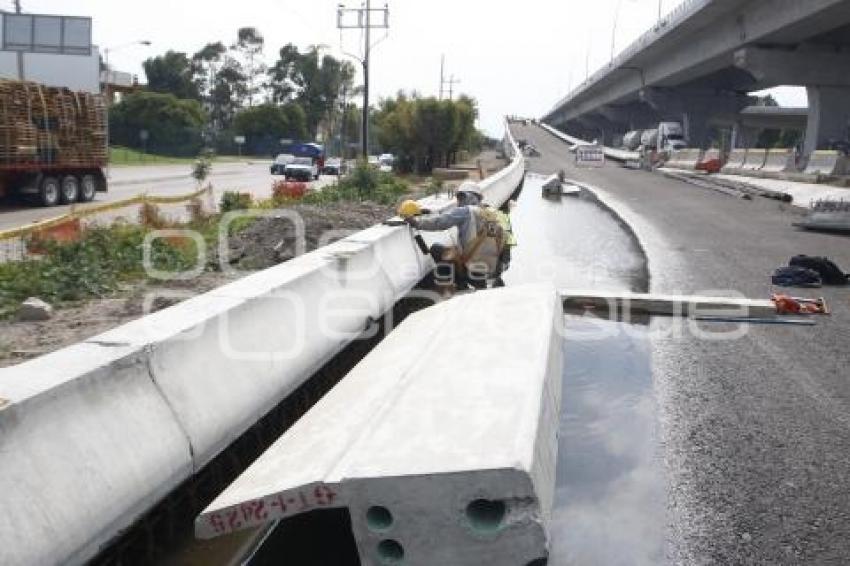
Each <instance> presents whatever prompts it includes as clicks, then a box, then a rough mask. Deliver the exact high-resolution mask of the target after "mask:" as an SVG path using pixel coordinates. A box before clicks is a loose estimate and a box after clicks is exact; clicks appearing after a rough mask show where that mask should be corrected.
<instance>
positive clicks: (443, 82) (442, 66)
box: [440, 55, 460, 100]
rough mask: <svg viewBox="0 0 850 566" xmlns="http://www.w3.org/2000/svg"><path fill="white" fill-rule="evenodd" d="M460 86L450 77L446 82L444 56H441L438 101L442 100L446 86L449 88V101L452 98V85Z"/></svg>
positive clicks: (458, 82) (453, 77)
mask: <svg viewBox="0 0 850 566" xmlns="http://www.w3.org/2000/svg"><path fill="white" fill-rule="evenodd" d="M456 84H460V81H459V80H455V76H454V75H452V76H451V78H450V79H449V80H446V56H445V55H443V56H442V58H441V59H440V100H442V99H443V96H445V93H446V85H448V86H449V100H452V99H453V98H454V85H456Z"/></svg>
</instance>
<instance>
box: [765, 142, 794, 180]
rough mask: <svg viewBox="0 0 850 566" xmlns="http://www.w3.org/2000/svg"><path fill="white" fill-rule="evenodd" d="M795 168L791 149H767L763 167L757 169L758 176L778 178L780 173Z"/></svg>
mask: <svg viewBox="0 0 850 566" xmlns="http://www.w3.org/2000/svg"><path fill="white" fill-rule="evenodd" d="M796 170H797V169H796V164H795V162H794V150H793V149H770V150H768V151H767V156H766V158H765V161H764V167H762V168H761V171H759V176H761V177H775V178H778V177H780V176H781V174H782V173H790V172H795V171H796Z"/></svg>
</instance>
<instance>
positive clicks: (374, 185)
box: [304, 161, 409, 205]
mask: <svg viewBox="0 0 850 566" xmlns="http://www.w3.org/2000/svg"><path fill="white" fill-rule="evenodd" d="M408 192H409V189H408V186H407V184H406V183H405V182H404V181H402V180H400V179H398V178H397V177H395V175H393V174H392V173H382V172H380V171H378V170H376V169H374V168H373V167H370V166H369V165H368V164H367V163H366V162H362V161H361V162H359V163H358V164H357V166H356V167H355V168H354V170H353V171H352V172H351V174H350V175H349V176H348V177H345V178H343V179H341V180H340V181H339V182H338V183H337V184H335V185H331V186H329V187H325V188H324V189H322V190H321V191H317V192H313V193H309V194H308V195H307V196H305V197H304V202H306V203H310V204H321V203H325V202H340V201H348V202H358V201H370V202H375V203H378V204H387V205H392V204H396V203H397V202H398V200H399V198H400V197H401V196H402V195H405V194H407V193H408Z"/></svg>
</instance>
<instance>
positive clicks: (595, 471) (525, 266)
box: [504, 175, 666, 566]
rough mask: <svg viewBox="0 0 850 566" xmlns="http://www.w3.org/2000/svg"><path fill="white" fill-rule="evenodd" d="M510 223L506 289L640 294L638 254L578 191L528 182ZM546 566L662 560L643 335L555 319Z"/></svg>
mask: <svg viewBox="0 0 850 566" xmlns="http://www.w3.org/2000/svg"><path fill="white" fill-rule="evenodd" d="M511 219H512V222H513V225H514V231H515V233H516V235H517V239H518V241H519V246H518V247H517V248H516V249H515V253H514V260H513V262H512V265H511V269H510V270H509V271H508V272H507V273H506V274H505V276H504V279H505V281H506V283H507V284H508V285H509V286H510V285H520V284H525V283H535V282H552V283H554V284H555V286H556V287H557V288H571V289H585V290H587V289H590V290H614V291H634V292H646V291H647V289H648V284H649V281H648V272H647V265H646V260H645V257H644V256H643V254H642V251H641V248H640V245H639V244H638V242H636V241H635V239H634V237H633V236H632V234H631V233H630V231H629V230H628V229H627V227H625V226H623V225H622V223H621V222H620V220H619V219H618V218H617V217H616V216H614V215H613V214H612V213H611V212H610V211H608V210H607V209H605V208H604V207H602V206H601V205H600V204H599V203H598V201H597V200H596V199H595V197H594V196H593V195H592V194H590V193H588V192H587V191H583V192H582V193H581V194H579V195H578V196H563V197H560V198H544V197H543V196H542V178H541V177H537V176H534V175H529V176H528V177H527V178H526V183H525V188H524V190H523V193H522V195H521V196H520V199H519V203H518V206H517V207H516V208H515V209H514V210H513V212H512V214H511ZM566 330H567V332H566V333H565V340H564V342H563V348H564V373H563V401H562V407H561V416H560V418H561V421H560V437H559V450H558V469H557V486H556V495H555V506H554V510H553V521H552V539H553V541H552V556H551V559H550V561H549V564H550V565H553V566H562V565H567V566H584V565H597V564H606V565H609V566H610V565H614V566H616V565H619V564H623V565H626V564H628V565H643V564H647V565H649V564H652V565H655V564H659V563H663V562H664V544H665V525H666V516H665V507H666V500H665V497H666V494H665V487H664V474H663V465H662V463H661V460H660V456H659V443H658V435H657V414H656V405H655V395H654V391H653V382H652V357H651V346H650V343H649V338H648V327H646V326H642V325H640V324H625V323H621V322H617V321H605V320H599V319H595V318H590V317H587V316H572V315H570V316H567V317H566Z"/></svg>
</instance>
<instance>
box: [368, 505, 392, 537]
mask: <svg viewBox="0 0 850 566" xmlns="http://www.w3.org/2000/svg"><path fill="white" fill-rule="evenodd" d="M366 526H367V527H369V530H370V531H372V532H379V533H381V532H386V531H388V530H390V527H392V526H393V514H392V513H390V510H389V509H387V508H386V507H381V506H379V505H376V506H374V507H370V508H369V510H368V511H366Z"/></svg>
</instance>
